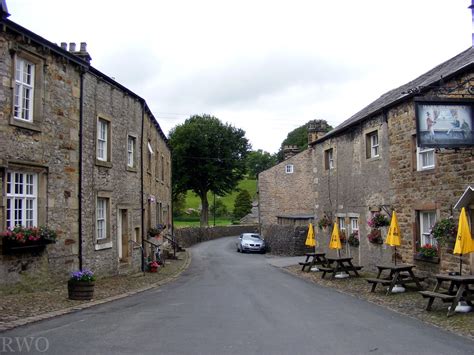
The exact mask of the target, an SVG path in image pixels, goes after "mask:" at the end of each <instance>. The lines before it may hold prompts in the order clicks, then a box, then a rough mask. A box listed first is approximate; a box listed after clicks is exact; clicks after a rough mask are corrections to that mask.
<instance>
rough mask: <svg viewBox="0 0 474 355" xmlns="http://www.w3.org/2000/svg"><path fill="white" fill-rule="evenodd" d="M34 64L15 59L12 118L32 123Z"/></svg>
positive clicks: (18, 58)
mask: <svg viewBox="0 0 474 355" xmlns="http://www.w3.org/2000/svg"><path fill="white" fill-rule="evenodd" d="M34 84H35V64H34V63H32V62H30V61H28V60H26V59H24V58H20V57H16V58H15V91H14V103H13V117H14V118H15V119H17V120H21V121H25V122H33V109H34V98H35V97H34V95H35V85H34Z"/></svg>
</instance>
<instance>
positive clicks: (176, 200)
mask: <svg viewBox="0 0 474 355" xmlns="http://www.w3.org/2000/svg"><path fill="white" fill-rule="evenodd" d="M185 207H186V194H185V193H179V194H173V216H175V217H176V216H181V215H182V214H183V213H184V208H185Z"/></svg>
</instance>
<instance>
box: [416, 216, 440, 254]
mask: <svg viewBox="0 0 474 355" xmlns="http://www.w3.org/2000/svg"><path fill="white" fill-rule="evenodd" d="M419 218H420V220H419V224H420V246H423V245H425V244H431V245H437V244H436V239H434V238H433V237H432V236H431V228H433V225H434V224H435V223H436V211H420V213H419Z"/></svg>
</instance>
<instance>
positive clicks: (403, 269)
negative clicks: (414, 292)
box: [366, 264, 425, 295]
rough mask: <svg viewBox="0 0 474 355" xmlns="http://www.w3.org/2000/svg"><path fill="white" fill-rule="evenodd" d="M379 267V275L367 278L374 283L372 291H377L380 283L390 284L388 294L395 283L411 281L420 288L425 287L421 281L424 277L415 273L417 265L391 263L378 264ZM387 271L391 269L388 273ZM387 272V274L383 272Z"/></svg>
mask: <svg viewBox="0 0 474 355" xmlns="http://www.w3.org/2000/svg"><path fill="white" fill-rule="evenodd" d="M376 267H377V269H378V274H377V277H375V278H366V280H367V282H368V283H370V284H372V288H371V289H370V292H375V288H376V287H377V285H378V284H381V285H383V286H388V289H387V295H389V294H390V293H391V292H392V290H393V288H394V287H395V285H406V284H409V283H415V284H416V287H417V288H418V289H419V290H422V289H423V286H422V285H421V283H420V282H421V281H423V280H424V279H425V278H424V277H417V276H415V274H414V273H413V268H414V267H415V265H410V264H397V265H395V264H391V265H376ZM386 271H390V273H389V274H388V275H387V274H386ZM384 272H385V276H383V275H382V274H383V273H384Z"/></svg>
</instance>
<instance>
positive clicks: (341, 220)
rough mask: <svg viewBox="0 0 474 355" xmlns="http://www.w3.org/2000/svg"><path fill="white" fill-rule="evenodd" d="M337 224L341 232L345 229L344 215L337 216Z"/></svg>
mask: <svg viewBox="0 0 474 355" xmlns="http://www.w3.org/2000/svg"><path fill="white" fill-rule="evenodd" d="M337 224H338V226H339V230H340V231H341V232H345V231H346V219H345V217H337Z"/></svg>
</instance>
